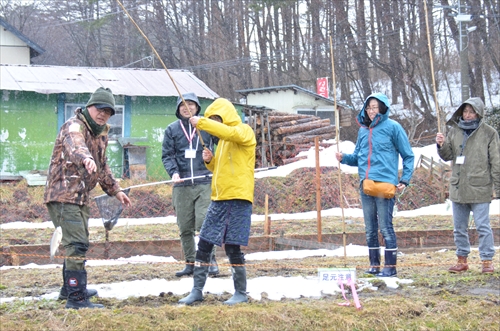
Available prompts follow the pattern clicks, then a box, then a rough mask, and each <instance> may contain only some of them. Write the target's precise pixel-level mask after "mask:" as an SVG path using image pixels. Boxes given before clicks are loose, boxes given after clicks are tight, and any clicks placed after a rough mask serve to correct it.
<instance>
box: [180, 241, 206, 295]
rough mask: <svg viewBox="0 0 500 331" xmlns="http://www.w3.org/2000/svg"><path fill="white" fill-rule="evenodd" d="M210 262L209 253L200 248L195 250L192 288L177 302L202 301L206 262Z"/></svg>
mask: <svg viewBox="0 0 500 331" xmlns="http://www.w3.org/2000/svg"><path fill="white" fill-rule="evenodd" d="M209 262H210V253H205V252H202V251H200V250H198V251H196V262H195V263H194V276H193V289H192V290H191V293H189V295H188V296H187V297H185V298H182V299H181V300H179V303H183V304H185V305H192V304H193V303H194V302H196V301H203V288H204V287H205V283H206V281H207V277H208V264H209Z"/></svg>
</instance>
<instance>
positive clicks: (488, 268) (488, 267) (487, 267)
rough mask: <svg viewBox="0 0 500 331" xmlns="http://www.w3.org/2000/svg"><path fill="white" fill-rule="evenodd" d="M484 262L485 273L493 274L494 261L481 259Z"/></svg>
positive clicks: (483, 271)
mask: <svg viewBox="0 0 500 331" xmlns="http://www.w3.org/2000/svg"><path fill="white" fill-rule="evenodd" d="M481 263H482V264H483V270H482V271H481V272H482V273H483V274H492V273H493V263H492V261H491V260H490V261H488V260H485V261H481Z"/></svg>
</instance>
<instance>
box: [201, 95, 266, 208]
mask: <svg viewBox="0 0 500 331" xmlns="http://www.w3.org/2000/svg"><path fill="white" fill-rule="evenodd" d="M213 115H218V116H220V117H221V118H222V123H219V122H216V121H213V120H211V119H209V117H210V116H213ZM204 116H205V117H202V118H200V120H199V121H198V124H197V126H196V127H197V128H198V129H199V130H203V131H206V132H208V133H209V134H211V135H214V136H216V137H219V139H220V140H219V143H218V145H217V150H216V152H215V155H214V157H213V158H212V160H211V161H210V163H206V166H207V169H208V170H210V171H211V172H212V173H213V177H212V196H211V199H212V200H214V201H221V200H233V199H241V200H247V201H250V202H251V203H253V194H254V169H255V146H256V145H257V142H256V140H255V134H254V132H253V130H252V128H251V127H250V126H249V125H247V124H244V123H243V122H242V121H241V118H240V117H239V115H238V113H237V111H236V108H234V106H233V104H232V103H231V102H229V100H226V99H223V98H219V99H216V100H215V101H214V102H213V103H212V104H211V105H210V106H208V108H207V110H206V111H205V115H204Z"/></svg>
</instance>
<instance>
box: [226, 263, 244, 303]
mask: <svg viewBox="0 0 500 331" xmlns="http://www.w3.org/2000/svg"><path fill="white" fill-rule="evenodd" d="M231 271H232V273H233V283H234V294H233V296H232V297H231V298H230V299H229V300H227V301H224V304H225V305H229V306H232V305H235V304H237V303H244V302H248V297H247V271H246V268H245V267H232V268H231Z"/></svg>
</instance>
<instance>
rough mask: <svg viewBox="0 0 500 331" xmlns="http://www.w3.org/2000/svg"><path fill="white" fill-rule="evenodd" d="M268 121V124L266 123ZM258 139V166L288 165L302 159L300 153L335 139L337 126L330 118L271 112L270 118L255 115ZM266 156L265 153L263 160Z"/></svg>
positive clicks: (254, 122) (254, 123)
mask: <svg viewBox="0 0 500 331" xmlns="http://www.w3.org/2000/svg"><path fill="white" fill-rule="evenodd" d="M266 118H267V121H266ZM249 123H253V128H254V131H255V137H256V138H257V149H256V162H257V165H256V166H258V167H262V166H269V165H278V166H279V165H284V164H288V163H291V162H294V161H297V160H299V159H300V158H297V154H299V153H300V152H301V151H306V150H309V149H310V148H311V147H312V146H314V139H315V138H316V137H318V138H319V141H320V142H321V141H322V140H325V139H332V138H335V134H336V132H335V125H332V124H330V120H329V119H321V118H319V117H317V116H312V115H299V114H289V113H280V112H275V111H273V112H269V113H268V116H259V115H256V116H255V117H253V116H252V118H251V119H250V121H249ZM262 153H265V158H263V156H262Z"/></svg>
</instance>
